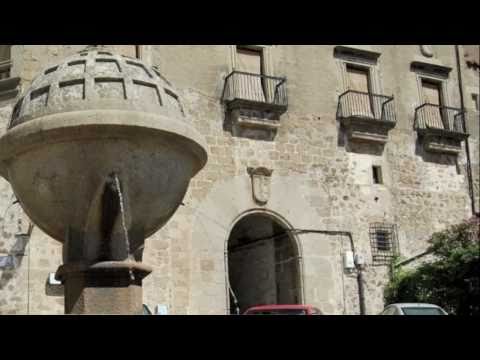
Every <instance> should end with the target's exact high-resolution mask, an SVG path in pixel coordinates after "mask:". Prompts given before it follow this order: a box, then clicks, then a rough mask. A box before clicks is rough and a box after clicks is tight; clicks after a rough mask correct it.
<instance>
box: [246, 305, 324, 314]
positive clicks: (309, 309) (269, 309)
mask: <svg viewBox="0 0 480 360" xmlns="http://www.w3.org/2000/svg"><path fill="white" fill-rule="evenodd" d="M243 315H322V312H321V311H320V310H318V309H317V308H316V307H314V306H311V305H261V306H255V307H252V308H250V309H248V310H247V311H245V313H244V314H243Z"/></svg>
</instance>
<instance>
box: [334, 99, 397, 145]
mask: <svg viewBox="0 0 480 360" xmlns="http://www.w3.org/2000/svg"><path fill="white" fill-rule="evenodd" d="M337 117H338V119H339V120H340V123H341V124H342V125H343V126H344V128H345V130H346V133H347V136H348V139H349V140H351V141H354V142H373V143H377V144H381V145H383V144H385V143H386V142H387V141H388V132H389V131H390V130H391V129H393V128H394V127H395V123H396V118H395V107H394V102H393V96H385V95H378V94H372V93H367V92H361V91H355V90H348V91H346V92H344V93H343V94H342V95H340V97H339V100H338V110H337Z"/></svg>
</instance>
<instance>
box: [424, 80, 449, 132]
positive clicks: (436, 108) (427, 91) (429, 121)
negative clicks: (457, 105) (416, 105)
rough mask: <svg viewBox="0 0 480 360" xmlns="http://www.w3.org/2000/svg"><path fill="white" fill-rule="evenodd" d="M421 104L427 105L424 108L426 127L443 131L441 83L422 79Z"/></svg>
mask: <svg viewBox="0 0 480 360" xmlns="http://www.w3.org/2000/svg"><path fill="white" fill-rule="evenodd" d="M422 98H423V103H424V104H428V105H427V106H426V108H425V122H426V126H427V127H430V128H437V129H443V128H444V124H443V119H442V112H441V107H442V106H443V103H444V101H443V98H442V83H441V82H437V81H432V80H427V79H422Z"/></svg>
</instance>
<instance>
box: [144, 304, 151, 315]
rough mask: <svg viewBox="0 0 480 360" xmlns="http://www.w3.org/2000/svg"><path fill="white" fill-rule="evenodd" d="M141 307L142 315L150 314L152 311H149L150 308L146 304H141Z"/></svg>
mask: <svg viewBox="0 0 480 360" xmlns="http://www.w3.org/2000/svg"><path fill="white" fill-rule="evenodd" d="M142 309H143V311H142V314H143V315H152V312H151V311H150V309H149V308H148V306H146V305H143V307H142Z"/></svg>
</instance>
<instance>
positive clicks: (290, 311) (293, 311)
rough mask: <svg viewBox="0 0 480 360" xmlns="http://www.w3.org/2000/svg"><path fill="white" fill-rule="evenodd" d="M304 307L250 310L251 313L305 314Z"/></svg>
mask: <svg viewBox="0 0 480 360" xmlns="http://www.w3.org/2000/svg"><path fill="white" fill-rule="evenodd" d="M306 314H307V312H306V310H304V309H275V310H273V309H272V310H259V311H253V312H251V315H306Z"/></svg>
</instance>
